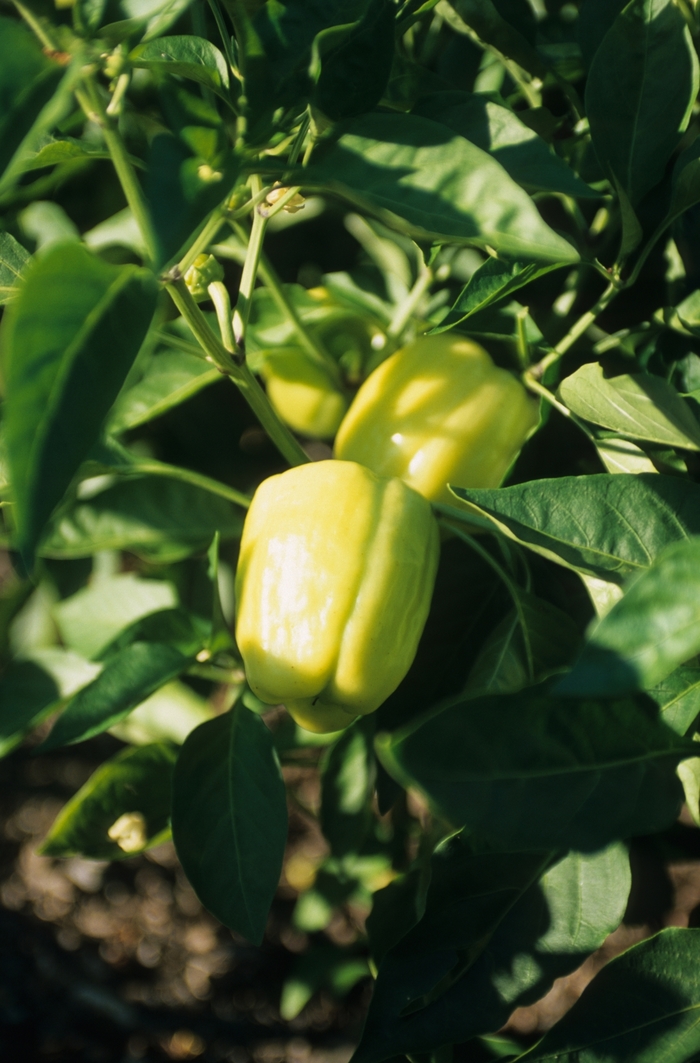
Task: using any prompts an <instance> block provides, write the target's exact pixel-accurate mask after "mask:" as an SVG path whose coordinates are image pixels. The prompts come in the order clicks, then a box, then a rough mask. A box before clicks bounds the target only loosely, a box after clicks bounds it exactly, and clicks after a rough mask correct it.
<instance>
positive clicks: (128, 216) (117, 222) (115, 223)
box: [82, 207, 148, 258]
mask: <svg viewBox="0 0 700 1063" xmlns="http://www.w3.org/2000/svg"><path fill="white" fill-rule="evenodd" d="M82 239H83V243H84V244H85V246H86V247H89V248H90V250H91V251H103V250H104V249H105V248H106V247H115V246H120V247H129V248H131V250H132V251H135V252H136V254H137V255H139V256H140V257H141V258H146V257H147V255H148V249H147V247H146V244H145V243H144V239H143V235H142V233H141V230H140V229H139V227H138V224H137V222H136V219H135V218H134V215H133V214H132V212H131V208H130V207H125V208H124V210H119V211H117V213H116V214H113V215H112V217H111V218H107V219H106V220H105V221H102V222H99V224H98V225H95V226H94V228H92V229H88V231H87V232H85V233H83V237H82Z"/></svg>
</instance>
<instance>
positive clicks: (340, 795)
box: [320, 716, 376, 856]
mask: <svg viewBox="0 0 700 1063" xmlns="http://www.w3.org/2000/svg"><path fill="white" fill-rule="evenodd" d="M373 737H374V720H373V718H372V717H371V716H368V717H363V718H361V719H360V720H358V721H357V723H355V724H353V726H352V727H348V729H347V730H346V731H344V732H343V734H342V735H341V736H340V738H339V739H338V741H337V742H335V744H334V745H333V746H331V748H330V750H329V751H328V753H327V754H326V756H325V758H324V762H323V768H322V775H321V814H320V821H321V830H322V831H323V834H324V837H325V838H326V839H327V841H328V842H329V844H330V847H331V853H332V854H333V855H334V856H345V855H346V853H350V852H358V851H359V849H360V847H361V845H362V842H363V841H364V840H365V837H366V835H367V832H368V831H369V828H370V826H371V824H372V821H373V813H372V804H371V802H372V798H373V796H374V782H375V774H376V772H375V762H374V751H373V749H372V739H373Z"/></svg>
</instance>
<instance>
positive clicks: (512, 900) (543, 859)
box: [355, 835, 630, 1063]
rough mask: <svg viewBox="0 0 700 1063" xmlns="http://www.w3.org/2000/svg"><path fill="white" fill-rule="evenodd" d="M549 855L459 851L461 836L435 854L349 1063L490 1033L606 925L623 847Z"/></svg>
mask: <svg viewBox="0 0 700 1063" xmlns="http://www.w3.org/2000/svg"><path fill="white" fill-rule="evenodd" d="M552 857H553V854H546V853H540V854H524V853H521V852H517V851H514V852H510V853H501V852H499V853H481V854H479V853H475V852H470V849H469V846H468V844H467V843H466V842H465V840H464V838H463V837H462V836H461V835H457V836H456V837H453V838H451V839H449V840H448V841H446V842H443V843H442V844H441V845H440V846H439V847H438V849H437V850H436V852H435V854H434V856H433V858H432V860H431V864H432V877H431V882H430V886H429V888H428V893H427V899H426V906H425V914H424V915H423V917H422V919H421V920H420V921H419V922H418V923H417V925H416V926H414V927H413V929H411V930H409V932H408V933H407V935H406V936H405V937H404V938H403V940H401V941H400V942H399V943H398V944H397V945H396V946H395V947H394V948H393V949H391V951H390V952H389V953H388V954H387V955H386V957H385V958H384V959H383V960H382V962H381V963H380V965H379V972H378V977H377V982H376V984H375V988H374V993H373V997H372V1002H371V1004H370V1009H369V1014H368V1017H367V1022H366V1026H365V1030H364V1034H363V1038H362V1041H361V1044H360V1047H359V1049H358V1052H357V1055H356V1057H355V1061H356V1063H379V1061H380V1060H383V1059H386V1058H387V1057H389V1056H391V1055H393V1054H394V1053H399V1052H401V1053H402V1052H408V1051H410V1052H411V1053H413V1052H419V1051H423V1052H425V1051H431V1050H432V1049H435V1048H438V1047H439V1046H440V1045H441V1044H443V1043H444V1041H445V1040H448V1041H452V1042H460V1043H461V1042H464V1041H466V1040H468V1039H470V1038H471V1037H473V1036H475V1035H477V1034H480V1033H488V1032H489V1031H492V1030H494V1029H498V1028H499V1027H500V1026H501V1025H503V1023H504V1022H505V1021H506V1019H507V1017H508V1015H509V1014H510V1013H511V1011H512V1010H513V1008H514V1007H516V1006H518V1005H521V1004H527V1003H529V1002H531V1001H533V1000H535V999H538V998H539V997H540V996H541V995H542V994H543V992H545V991H546V990H547V988H548V987H549V986H550V985H551V983H552V982H553V981H554V979H555V978H557V977H561V976H562V975H564V974H566V973H568V972H569V971H571V970H573V969H575V968H576V967H577V966H578V965H579V964H580V963H581V961H582V959H583V958H584V957H585V956H586V955H587V954H589V953H590V952H592V951H593V950H594V949H596V948H597V947H598V946H599V945H600V944H601V943H602V942H603V940H604V939H605V937H606V936H607V934H608V933H610V931H611V930H614V929H616V927H617V926H618V924H619V922H620V920H621V918H622V916H623V914H624V911H625V906H626V903H627V897H628V893H629V886H630V869H629V858H628V855H627V851H626V848H625V846H624V845H619V844H618V845H613V846H610V847H609V848H607V849H604V850H602V851H601V852H598V853H595V854H593V855H590V856H584V855H582V854H580V853H571V854H570V855H569V856H567V857H565V858H564V859H563V860H559V861H558V862H556V861H553V859H552ZM547 865H550V866H549V867H547ZM543 872H544V874H543Z"/></svg>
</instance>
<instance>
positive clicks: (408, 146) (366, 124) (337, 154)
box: [299, 114, 578, 263]
mask: <svg viewBox="0 0 700 1063" xmlns="http://www.w3.org/2000/svg"><path fill="white" fill-rule="evenodd" d="M299 179H300V181H302V182H303V184H304V185H306V186H307V187H310V188H319V189H321V190H324V189H325V190H327V191H331V192H337V193H338V194H340V195H342V196H344V197H345V198H346V199H349V200H350V201H351V202H353V203H356V204H358V205H359V206H360V207H361V208H362V209H364V210H367V211H369V212H371V213H373V214H375V215H376V216H377V217H378V218H379V219H380V220H382V221H384V222H385V223H386V224H387V225H389V227H390V228H398V229H401V230H403V231H406V232H409V233H412V234H414V235H416V236H419V237H420V238H422V239H425V240H434V241H442V242H452V243H467V244H474V245H476V246H477V247H486V246H490V247H492V248H494V249H495V250H496V251H498V252H499V253H503V254H505V255H510V256H513V257H521V258H525V259H527V260H533V261H543V262H560V263H565V262H575V261H577V260H578V253H577V251H576V250H575V249H574V248H573V247H572V246H571V244H569V243H568V242H567V241H566V240H565V239H564V238H563V237H561V236H559V235H558V234H557V233H555V232H554V230H553V229H550V227H549V226H548V225H547V224H546V223H545V222H544V221H543V220H542V218H541V217H540V215H539V213H538V211H537V208H536V206H535V204H534V203H533V202H532V200H531V199H530V197H529V196H528V195H526V193H525V192H523V190H522V189H521V188H520V187H519V186H518V185H516V184H515V182H514V181H513V180H512V179H511V178H510V177H509V176H508V174H507V173H506V172H505V170H504V169H503V168H502V167H501V166H500V165H499V164H498V163H497V162H496V161H495V159H492V158H491V156H490V155H488V154H487V153H486V152H484V151H481V149H480V148H477V147H475V146H474V145H473V144H470V143H469V142H468V141H467V140H465V139H464V137H460V136H456V135H455V134H454V133H453V132H452V131H451V130H449V129H448V128H447V126H444V125H441V124H440V123H438V122H431V121H429V120H428V119H427V118H420V117H418V116H417V115H408V114H401V115H400V114H372V115H366V116H364V117H363V118H359V119H355V120H354V121H352V122H349V123H347V124H346V125H345V126H344V131H343V133H342V135H341V137H340V139H339V140H337V141H336V142H335V143H333V144H331V145H330V146H329V147H328V148H326V149H325V150H323V149H319V150H318V153H317V154H316V155H314V161H313V163H312V164H311V165H310V166H308V167H307V168H306V169H305V170H304V171H303V174H300V175H299Z"/></svg>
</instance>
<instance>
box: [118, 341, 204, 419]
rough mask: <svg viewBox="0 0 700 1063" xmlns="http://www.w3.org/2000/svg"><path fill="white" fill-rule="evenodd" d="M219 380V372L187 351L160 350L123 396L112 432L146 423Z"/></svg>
mask: <svg viewBox="0 0 700 1063" xmlns="http://www.w3.org/2000/svg"><path fill="white" fill-rule="evenodd" d="M217 380H221V373H220V372H219V370H218V369H212V368H211V366H210V365H208V364H207V363H206V362H203V361H202V360H201V358H195V357H194V356H193V355H191V354H186V353H185V352H184V351H160V352H159V353H157V354H154V355H153V357H152V358H151V360H150V361H149V363H148V365H147V366H146V371H145V373H144V375H143V376H142V378H141V380H139V381H138V383H136V384H134V385H133V387H129V388H127V389H125V390H124V391H122V393H121V394H120V396H119V398H118V399H117V401H116V403H115V404H114V407H113V409H112V412H111V414H110V417H109V421H108V424H107V427H108V430H109V431H110V432H113V433H115V434H119V433H120V432H125V431H126V430H127V429H129V428H135V427H136V426H137V425H139V424H146V423H147V422H148V421H152V420H153V419H154V418H156V417H160V416H161V415H162V414H164V413H167V411H168V410H171V409H173V407H174V406H179V405H180V403H181V402H185V401H186V400H187V399H189V398H191V397H192V395H196V394H197V392H199V391H201V390H202V388H206V387H208V386H209V385H210V384H214V383H215V382H216V381H217Z"/></svg>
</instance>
